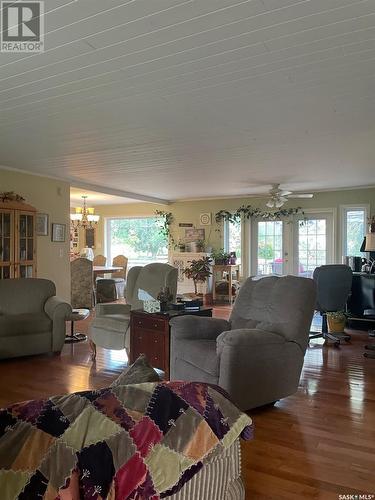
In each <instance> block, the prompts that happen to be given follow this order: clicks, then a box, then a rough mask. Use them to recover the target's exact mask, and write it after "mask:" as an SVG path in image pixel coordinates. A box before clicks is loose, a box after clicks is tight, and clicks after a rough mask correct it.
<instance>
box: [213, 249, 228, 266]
mask: <svg viewBox="0 0 375 500" xmlns="http://www.w3.org/2000/svg"><path fill="white" fill-rule="evenodd" d="M211 258H212V259H214V261H215V264H216V265H218V266H220V265H226V264H229V260H230V254H229V253H227V252H224V249H223V248H220V250H214V251H213V252H212V254H211Z"/></svg>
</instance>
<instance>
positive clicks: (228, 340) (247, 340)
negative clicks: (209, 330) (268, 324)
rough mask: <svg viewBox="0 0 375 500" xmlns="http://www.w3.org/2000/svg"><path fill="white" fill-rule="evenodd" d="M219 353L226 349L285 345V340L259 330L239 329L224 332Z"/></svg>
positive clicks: (218, 339) (220, 340)
mask: <svg viewBox="0 0 375 500" xmlns="http://www.w3.org/2000/svg"><path fill="white" fill-rule="evenodd" d="M216 342H217V353H218V354H219V355H220V354H221V352H222V351H223V349H224V348H225V347H233V348H243V347H249V346H251V347H254V346H261V345H267V344H285V342H286V340H285V338H284V337H283V336H282V335H280V334H278V333H274V332H268V331H266V330H259V329H258V328H238V329H237V330H229V331H224V332H222V333H221V334H220V335H219V336H218V338H217V340H216Z"/></svg>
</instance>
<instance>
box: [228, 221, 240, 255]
mask: <svg viewBox="0 0 375 500" xmlns="http://www.w3.org/2000/svg"><path fill="white" fill-rule="evenodd" d="M241 241H242V235H241V221H238V222H226V224H225V230H224V248H225V251H226V252H236V257H237V264H239V265H241Z"/></svg>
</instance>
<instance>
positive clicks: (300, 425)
mask: <svg viewBox="0 0 375 500" xmlns="http://www.w3.org/2000/svg"><path fill="white" fill-rule="evenodd" d="M214 315H215V316H217V317H218V316H219V317H227V316H228V315H229V308H228V307H219V308H215V311H214ZM88 321H89V320H86V321H85V322H77V324H76V329H77V330H80V331H85V330H86V329H87V326H88ZM351 333H352V342H351V343H350V344H345V345H342V347H340V348H339V349H336V348H334V347H333V346H328V347H327V346H324V345H323V342H322V341H321V340H320V339H318V340H316V341H314V342H312V343H311V346H310V348H309V349H308V351H307V353H306V358H305V366H304V370H303V375H302V379H301V383H300V388H299V390H298V392H297V393H296V394H295V395H293V396H290V397H289V398H286V399H284V400H282V401H280V402H278V403H277V404H276V406H275V407H274V408H267V409H263V410H258V411H253V412H250V413H251V416H252V417H253V419H254V423H255V439H254V440H253V441H251V442H247V443H243V445H242V451H243V457H242V463H243V477H244V482H245V486H246V498H247V499H301V498H320V499H327V500H330V499H335V500H338V498H339V495H349V494H353V495H355V494H357V495H360V494H365V493H367V494H374V493H375V360H373V359H366V358H364V357H363V355H362V353H363V345H364V344H365V343H366V342H367V341H368V339H367V334H366V332H359V331H352V332H351ZM125 363H126V355H125V353H124V351H108V350H103V349H100V348H98V354H97V360H96V362H95V363H93V362H92V361H91V360H90V354H89V348H88V345H87V343H86V342H84V343H80V344H75V345H74V344H73V345H69V344H66V345H65V346H64V349H63V352H62V354H61V356H34V357H30V358H19V359H17V360H8V361H2V362H0V405H1V406H6V405H8V404H10V403H13V402H16V401H21V400H25V399H33V398H39V397H44V396H50V395H53V394H61V393H65V392H71V391H78V390H83V389H87V388H99V387H104V386H106V385H107V384H108V383H109V382H111V381H112V380H113V379H114V378H115V377H116V375H117V374H118V373H119V372H120V371H121V370H122V368H123V367H124V364H125ZM260 383H261V381H260ZM369 498H370V497H369ZM372 498H374V497H372ZM194 500H195V499H194Z"/></svg>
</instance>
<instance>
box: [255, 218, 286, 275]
mask: <svg viewBox="0 0 375 500" xmlns="http://www.w3.org/2000/svg"><path fill="white" fill-rule="evenodd" d="M285 225H286V224H285V222H283V221H281V220H276V221H264V220H257V221H254V222H253V224H252V234H251V240H252V245H251V255H252V258H251V264H252V265H251V268H252V271H251V274H253V275H257V276H261V275H263V276H265V275H268V274H285V273H287V272H288V269H287V268H288V252H287V248H286V247H287V241H286V237H285V236H286V235H285V233H286V231H285Z"/></svg>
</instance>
